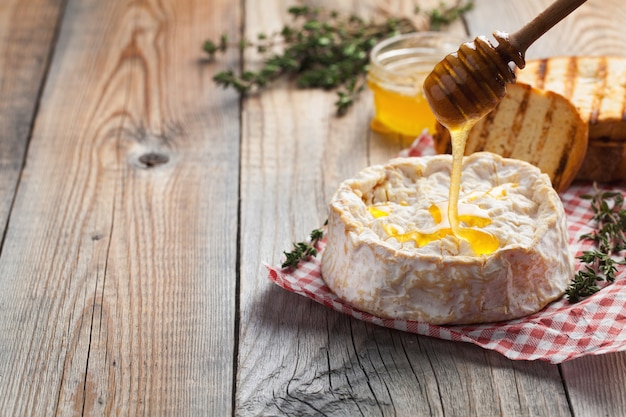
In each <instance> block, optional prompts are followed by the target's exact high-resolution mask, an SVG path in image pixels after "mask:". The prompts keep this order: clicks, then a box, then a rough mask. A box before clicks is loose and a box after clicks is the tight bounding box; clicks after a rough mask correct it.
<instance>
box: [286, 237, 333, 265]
mask: <svg viewBox="0 0 626 417" xmlns="http://www.w3.org/2000/svg"><path fill="white" fill-rule="evenodd" d="M309 237H310V240H309V241H308V242H298V243H294V244H293V250H292V251H291V252H283V253H284V254H285V257H286V259H285V261H284V262H283V263H282V265H281V267H283V268H297V267H298V264H299V263H300V261H304V260H306V259H307V258H308V257H309V256H313V257H315V256H317V249H316V247H315V246H316V245H317V242H319V241H320V240H322V239H323V238H324V230H323V229H314V230H313V231H312V232H311V234H310V236H309Z"/></svg>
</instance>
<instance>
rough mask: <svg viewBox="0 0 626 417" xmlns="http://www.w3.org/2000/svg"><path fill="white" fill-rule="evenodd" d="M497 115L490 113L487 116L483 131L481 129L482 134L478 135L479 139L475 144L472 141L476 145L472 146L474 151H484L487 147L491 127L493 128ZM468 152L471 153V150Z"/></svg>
mask: <svg viewBox="0 0 626 417" xmlns="http://www.w3.org/2000/svg"><path fill="white" fill-rule="evenodd" d="M495 114H496V112H490V113H488V114H487V116H485V118H484V121H483V126H482V129H480V134H479V135H478V139H477V140H476V141H475V142H474V141H472V142H473V143H474V145H472V148H473V149H484V148H485V146H486V145H487V141H488V140H489V132H490V131H491V127H492V126H493V120H494V117H495ZM468 151H470V149H468ZM469 153H470V152H466V155H468V154H469Z"/></svg>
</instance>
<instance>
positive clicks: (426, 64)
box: [367, 32, 465, 137]
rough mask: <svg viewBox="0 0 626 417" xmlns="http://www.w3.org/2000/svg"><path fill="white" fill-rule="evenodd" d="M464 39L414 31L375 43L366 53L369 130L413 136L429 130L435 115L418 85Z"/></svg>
mask: <svg viewBox="0 0 626 417" xmlns="http://www.w3.org/2000/svg"><path fill="white" fill-rule="evenodd" d="M464 41H465V38H462V37H457V36H454V35H451V34H446V33H441V32H418V33H410V34H405V35H399V36H395V37H392V38H389V39H386V40H384V41H382V42H380V43H379V44H377V45H376V46H375V47H374V49H372V52H371V54H370V57H371V58H370V68H369V71H368V77H367V82H368V86H369V87H370V89H371V91H372V93H373V97H374V108H375V116H374V119H373V120H372V123H371V128H372V130H374V131H376V132H379V133H383V134H385V133H390V132H391V133H399V134H402V135H406V136H413V137H416V136H419V135H420V134H421V133H422V132H423V131H424V129H428V130H429V131H431V132H432V131H433V130H434V128H435V123H436V119H435V116H434V115H433V113H432V111H431V110H430V106H429V104H428V101H427V100H426V98H425V96H424V93H423V89H422V85H423V83H424V80H425V79H426V77H427V76H428V74H430V72H431V71H432V69H433V67H434V66H435V65H436V64H437V63H438V62H439V61H441V59H443V57H444V56H446V55H447V54H448V53H450V52H453V51H455V50H456V49H457V48H458V46H459V44H460V43H462V42H464Z"/></svg>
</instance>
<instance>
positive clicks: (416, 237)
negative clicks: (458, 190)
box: [382, 203, 491, 251]
mask: <svg viewBox="0 0 626 417" xmlns="http://www.w3.org/2000/svg"><path fill="white" fill-rule="evenodd" d="M441 206H444V210H445V209H446V206H447V203H441ZM462 208H463V211H464V213H462V214H460V215H459V221H460V222H461V223H464V224H466V225H467V226H468V227H485V226H487V225H489V224H491V219H490V218H489V217H487V214H486V213H483V212H482V211H481V210H480V209H478V207H475V206H472V205H469V204H463V205H462ZM441 211H442V208H441V207H440V205H437V204H432V205H431V206H430V207H429V208H428V212H429V213H430V215H431V216H432V218H433V221H434V223H435V227H431V228H428V229H424V230H410V231H408V232H405V233H400V232H399V231H398V230H397V228H396V227H395V226H394V225H392V224H384V225H383V226H382V227H383V230H384V231H385V233H387V235H389V237H392V238H395V239H396V240H397V241H398V242H400V243H405V242H408V241H413V242H414V243H415V246H416V247H418V248H419V247H422V246H425V245H427V244H429V243H431V242H433V241H435V240H440V239H443V238H445V237H447V236H456V235H455V234H454V232H453V231H452V228H451V227H450V225H449V222H448V219H447V218H444V217H443V215H442V213H441ZM463 230H473V229H464V228H463ZM479 232H480V231H479ZM482 233H486V232H482ZM470 244H471V245H472V248H473V249H474V251H477V250H480V247H478V248H477V247H474V244H473V242H470Z"/></svg>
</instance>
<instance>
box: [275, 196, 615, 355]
mask: <svg viewBox="0 0 626 417" xmlns="http://www.w3.org/2000/svg"><path fill="white" fill-rule="evenodd" d="M618 189H619V188H618ZM592 191H593V189H592V186H591V185H574V186H572V187H570V188H569V189H568V190H567V191H566V192H565V193H563V194H561V199H562V201H563V204H564V206H565V212H566V215H567V220H568V232H569V240H570V245H571V250H572V253H573V254H575V255H578V254H580V253H582V250H583V249H587V248H588V246H587V243H584V242H580V241H579V236H580V235H581V234H583V233H587V232H589V231H591V230H592V227H593V225H590V220H591V218H592V215H593V213H592V210H591V208H590V207H589V201H588V200H582V199H581V198H580V197H579V196H580V195H582V194H588V193H591V192H592ZM622 191H623V190H622ZM325 246H326V242H325V240H322V241H320V242H319V243H318V250H319V255H318V256H317V257H316V258H310V259H308V260H307V261H306V262H301V263H300V265H299V266H298V268H297V269H293V270H287V269H285V270H283V269H281V268H280V267H271V266H267V268H268V270H269V278H270V279H271V280H272V281H274V282H275V283H276V284H278V285H279V286H281V287H283V288H284V289H286V290H289V291H292V292H295V293H297V294H300V295H303V296H305V297H308V298H311V299H313V300H315V301H317V302H318V303H321V304H323V305H325V306H327V307H330V308H332V309H334V310H337V311H339V312H341V313H344V314H348V315H350V316H352V317H355V318H357V319H359V320H363V321H366V322H370V323H374V324H377V325H380V326H384V327H390V328H393V329H398V330H402V331H406V332H411V333H417V334H421V335H426V336H431V337H437V338H440V339H445V340H452V341H458V342H470V343H474V344H476V345H478V346H482V347H483V348H486V349H492V350H495V351H497V352H500V353H501V354H503V355H504V356H506V357H508V358H510V359H517V360H536V359H539V360H544V361H549V362H551V363H555V364H556V363H561V362H564V361H567V360H570V359H574V358H578V357H581V356H585V355H600V354H603V353H609V352H619V351H623V350H626V270H621V271H620V272H619V273H618V275H617V277H616V280H615V282H614V283H613V284H611V285H608V286H606V287H605V288H603V289H602V290H601V291H600V292H598V293H596V294H595V295H593V296H591V297H589V298H587V299H586V300H584V301H581V302H579V303H577V304H570V303H569V302H568V301H567V300H566V299H564V298H562V299H560V300H557V301H555V302H553V303H552V304H550V305H548V306H547V307H546V308H544V309H543V310H542V311H540V312H538V313H535V314H533V315H530V316H527V317H524V318H521V319H517V320H511V321H507V322H499V323H490V324H480V325H468V326H437V325H431V324H426V323H420V322H416V321H410V320H395V319H383V318H380V317H376V316H373V315H371V314H369V313H366V312H363V311H360V310H358V309H356V308H354V307H352V306H350V305H349V304H346V303H345V302H343V301H341V300H340V299H339V298H337V296H336V295H335V294H333V292H332V291H331V290H330V289H329V288H328V286H326V283H325V282H324V280H323V279H322V276H321V273H320V258H321V253H322V252H323V250H324V247H325Z"/></svg>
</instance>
